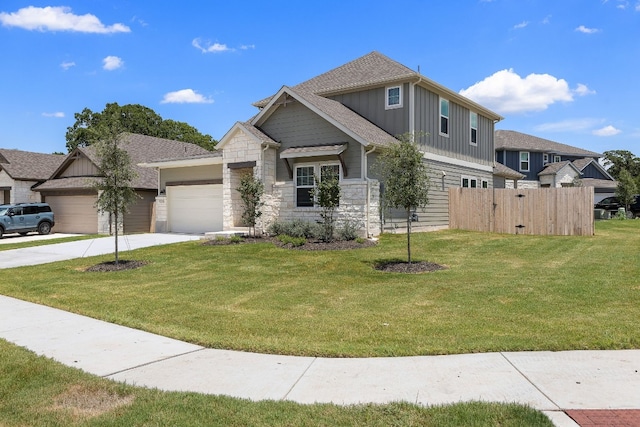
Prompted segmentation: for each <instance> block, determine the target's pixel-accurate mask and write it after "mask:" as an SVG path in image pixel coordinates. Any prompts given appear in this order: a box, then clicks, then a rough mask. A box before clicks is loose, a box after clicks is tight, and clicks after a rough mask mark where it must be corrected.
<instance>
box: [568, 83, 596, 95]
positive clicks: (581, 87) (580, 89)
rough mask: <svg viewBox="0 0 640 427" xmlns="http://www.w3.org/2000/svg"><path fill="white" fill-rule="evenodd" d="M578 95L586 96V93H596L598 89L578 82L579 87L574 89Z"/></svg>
mask: <svg viewBox="0 0 640 427" xmlns="http://www.w3.org/2000/svg"><path fill="white" fill-rule="evenodd" d="M573 92H574V93H575V94H576V95H578V96H586V95H595V93H596V91H595V90H591V89H589V88H588V87H587V85H583V84H582V83H578V87H577V88H575V89H574V91H573Z"/></svg>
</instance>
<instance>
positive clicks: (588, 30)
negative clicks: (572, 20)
mask: <svg viewBox="0 0 640 427" xmlns="http://www.w3.org/2000/svg"><path fill="white" fill-rule="evenodd" d="M576 31H578V32H580V33H584V34H595V33H599V32H600V30H599V29H597V28H587V27H585V26H584V25H580V26H579V27H578V28H576Z"/></svg>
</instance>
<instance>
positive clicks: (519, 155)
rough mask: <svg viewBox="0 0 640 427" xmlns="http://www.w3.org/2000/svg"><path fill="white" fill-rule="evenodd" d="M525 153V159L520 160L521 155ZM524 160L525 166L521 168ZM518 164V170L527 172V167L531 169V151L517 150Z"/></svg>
mask: <svg viewBox="0 0 640 427" xmlns="http://www.w3.org/2000/svg"><path fill="white" fill-rule="evenodd" d="M523 154H526V155H527V160H522V155H523ZM524 162H526V163H527V167H526V168H523V167H522V163H524ZM518 166H519V168H520V169H519V170H520V172H529V169H531V153H529V152H528V151H520V152H518Z"/></svg>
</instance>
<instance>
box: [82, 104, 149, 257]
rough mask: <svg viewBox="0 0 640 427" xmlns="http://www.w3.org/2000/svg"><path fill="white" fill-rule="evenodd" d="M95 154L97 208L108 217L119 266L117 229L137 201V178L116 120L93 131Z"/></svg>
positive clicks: (110, 119) (107, 122) (105, 123)
mask: <svg viewBox="0 0 640 427" xmlns="http://www.w3.org/2000/svg"><path fill="white" fill-rule="evenodd" d="M91 133H92V136H93V138H94V139H95V143H94V145H95V150H96V154H97V156H98V159H99V165H98V168H99V169H100V172H101V175H102V176H101V178H99V179H98V180H97V181H96V182H95V184H94V188H95V189H96V190H97V191H98V200H97V202H96V207H97V208H98V211H99V212H100V213H105V212H107V213H109V214H110V215H111V217H112V218H113V222H114V224H115V227H114V229H115V232H114V236H115V263H116V265H118V262H119V259H118V228H119V224H121V223H122V218H123V216H124V214H125V213H127V212H128V211H129V206H130V205H131V203H133V201H134V200H135V199H136V198H137V197H138V195H137V194H136V192H135V190H134V189H133V187H132V184H133V180H134V179H136V177H137V174H136V172H135V170H134V169H133V166H132V164H131V158H130V157H129V153H128V152H127V151H126V150H124V149H123V148H121V146H122V144H123V143H124V141H123V135H124V134H123V133H122V127H121V125H120V123H119V122H118V120H117V119H115V118H111V117H108V118H107V120H104V121H103V122H102V123H101V124H100V125H99V126H97V127H96V128H95V129H93V130H92V132H91Z"/></svg>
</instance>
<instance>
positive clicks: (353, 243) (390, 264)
mask: <svg viewBox="0 0 640 427" xmlns="http://www.w3.org/2000/svg"><path fill="white" fill-rule="evenodd" d="M251 243H273V244H274V245H276V246H279V247H281V248H285V249H293V250H299V251H339V250H349V249H361V248H368V247H371V246H375V245H377V244H378V242H377V241H375V240H364V241H357V240H346V241H345V240H341V241H338V240H336V241H333V242H322V241H307V242H306V243H305V244H303V245H300V246H293V245H292V244H291V243H287V244H285V243H282V242H281V241H280V240H278V239H277V238H275V237H262V236H258V237H244V238H242V239H240V240H237V239H236V240H232V239H226V238H225V239H210V240H207V241H205V242H204V243H203V244H204V245H214V246H217V245H234V244H235V245H238V244H251ZM374 268H375V269H376V270H380V271H385V272H390V273H411V274H417V273H429V272H432V271H438V270H446V269H447V267H445V266H443V265H440V264H436V263H433V262H428V261H414V262H412V263H411V264H409V263H407V262H406V261H399V260H393V261H381V262H378V263H376V264H375V265H374Z"/></svg>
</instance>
